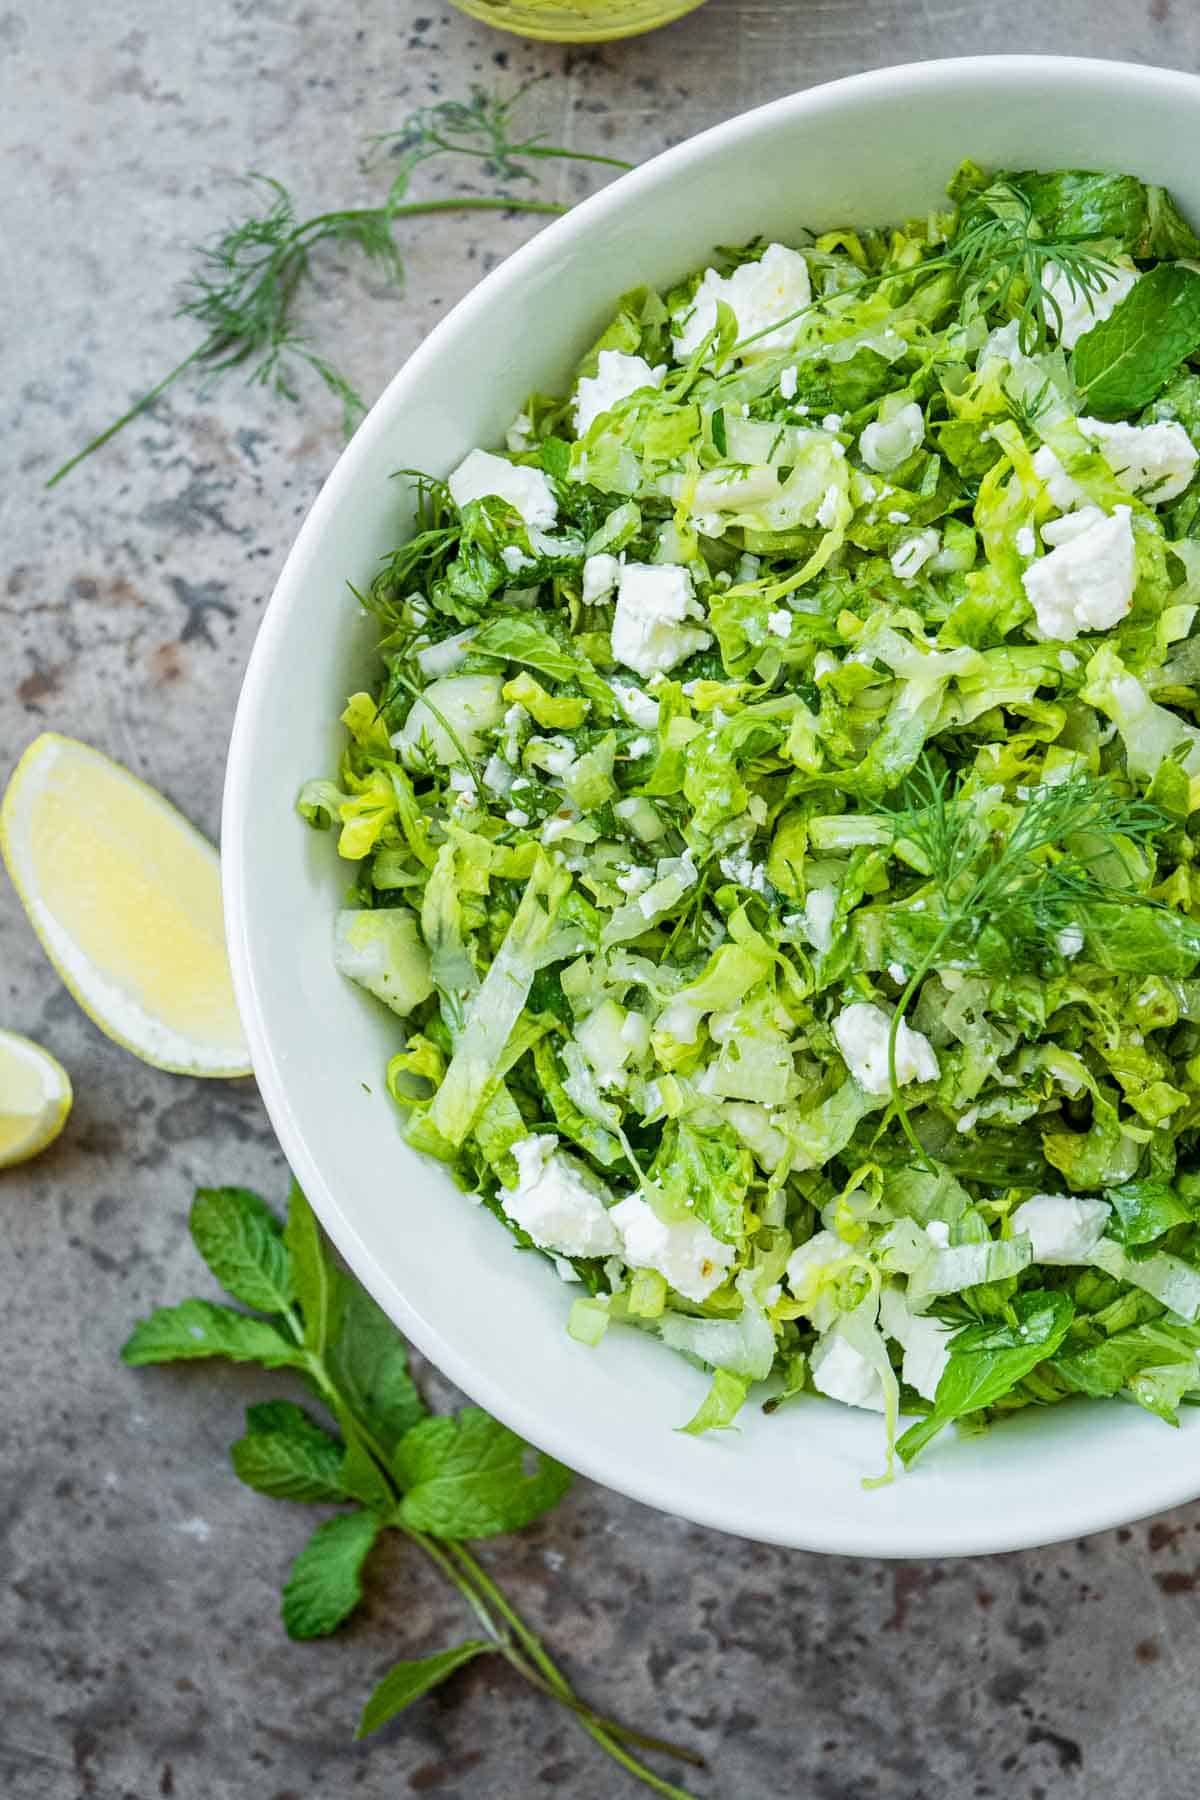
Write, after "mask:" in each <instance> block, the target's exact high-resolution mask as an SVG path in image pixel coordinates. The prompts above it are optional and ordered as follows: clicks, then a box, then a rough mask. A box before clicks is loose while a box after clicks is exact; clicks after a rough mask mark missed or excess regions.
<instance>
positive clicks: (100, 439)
mask: <svg viewBox="0 0 1200 1800" xmlns="http://www.w3.org/2000/svg"><path fill="white" fill-rule="evenodd" d="M213 348H214V340H213V339H212V338H205V340H204V342H203V343H202V344H198V345H197V346H196V348H195V349H194V350H193V351H192V352H191V354H190V355H189V356H185V357H184V359H183V361H182V362H179V363H176V364H175V367H174V368H173V369H172V370H171V371H170V373H169V374H167V375H164V376H163V378H162V380H161V381H159V382H156V383H155V385H154V386H153V387H152V388H150V389H149V391H148V392H147V393H145V394H143V395H142V397H141V399H140V400H135V401H134V403H133V405H132V406H131V407H130V408H129V410H128V412H124V413H122V414H121V417H120V418H119V419H116V420H114V421H113V423H112V424H111V425H109V426H108V427H107V428H106V429H105V430H104V431H102V432H100V434H99V435H98V436H97V437H94V438H93V439H92V441H91V443H90V444H85V445H84V447H83V449H82V450H78V451H76V453H75V455H74V456H72V457H71V458H70V459H69V460H68V461H67V462H65V463H63V465H62V467H61V468H59V469H56V470H55V471H54V474H53V475H51V477H50V479H49V481H47V483H46V486H47V487H48V488H52V487H54V486H55V484H56V483H57V482H60V481H61V480H62V478H63V476H64V475H69V474H70V473H71V470H72V469H73V468H75V467H76V466H77V465H78V464H79V463H81V462H82V461H83V459H84V457H85V456H90V455H91V454H92V452H93V450H100V449H102V448H103V447H104V445H105V444H107V443H108V441H109V439H110V438H114V437H116V435H117V433H118V431H124V429H125V427H126V425H129V424H131V423H132V422H133V420H134V419H136V418H137V416H138V414H139V413H140V412H145V410H146V408H147V407H148V406H152V405H153V404H154V402H155V401H156V400H157V399H158V397H159V395H160V394H161V393H164V392H165V390H166V389H167V388H169V387H170V385H171V383H172V382H173V381H178V379H179V377H180V376H181V375H182V374H183V373H184V371H185V370H186V369H190V368H191V366H192V364H193V363H196V362H200V361H201V360H202V359H203V358H204V357H206V356H207V355H209V353H210V352H211V351H212V349H213Z"/></svg>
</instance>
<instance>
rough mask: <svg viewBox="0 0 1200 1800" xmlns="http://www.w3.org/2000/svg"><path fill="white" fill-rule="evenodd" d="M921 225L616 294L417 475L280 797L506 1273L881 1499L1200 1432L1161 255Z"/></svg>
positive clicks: (1189, 688)
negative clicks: (777, 1422)
mask: <svg viewBox="0 0 1200 1800" xmlns="http://www.w3.org/2000/svg"><path fill="white" fill-rule="evenodd" d="M948 193H949V204H948V206H947V209H946V210H945V211H940V212H933V213H930V214H929V215H928V216H927V217H923V218H920V219H915V220H910V221H908V222H907V223H905V224H904V225H902V226H899V227H895V228H887V229H884V228H880V229H870V230H861V229H854V230H851V229H841V230H836V231H829V232H825V233H823V234H822V235H820V236H818V237H811V238H810V237H803V238H802V237H800V236H798V237H797V239H796V242H795V243H794V244H792V245H782V244H778V243H765V242H764V241H763V240H761V239H756V240H754V241H753V242H750V243H748V244H746V245H744V246H742V247H740V248H735V249H722V250H720V251H718V252H717V253H716V254H715V256H714V258H713V266H711V267H708V268H705V269H703V270H700V271H697V272H696V273H694V274H692V275H690V276H688V277H687V278H686V279H685V280H683V281H681V282H680V283H679V284H678V286H676V287H675V288H673V289H671V290H670V291H669V292H666V293H657V292H655V291H653V290H651V289H649V288H645V287H642V288H636V289H634V290H633V291H632V292H629V293H627V294H625V295H624V296H623V297H622V298H621V300H620V301H619V302H618V304H617V307H616V311H615V315H614V317H613V319H612V322H611V323H610V324H609V326H608V327H607V329H606V330H605V331H604V333H603V335H602V336H601V337H600V338H599V340H598V341H597V343H596V344H594V345H593V346H592V348H591V349H590V350H589V351H588V352H587V354H586V355H585V356H584V357H583V359H582V361H581V363H580V365H579V368H578V370H577V373H576V377H575V380H574V381H573V383H572V384H571V387H570V390H569V391H568V392H567V393H565V394H561V395H556V396H550V395H546V394H540V393H539V394H533V395H531V396H530V398H529V399H528V401H527V403H526V405H525V407H524V409H523V410H522V412H521V414H520V415H519V416H518V418H517V419H516V420H515V421H514V423H513V425H512V427H511V429H510V430H509V432H508V436H507V443H506V447H505V448H503V449H496V450H483V449H476V450H472V451H471V452H470V454H469V455H468V456H467V457H466V458H465V460H464V461H463V462H462V463H461V464H460V466H459V467H458V468H457V469H455V471H454V472H453V473H452V474H451V475H450V476H449V478H448V480H446V481H441V480H435V479H433V478H432V477H430V476H427V475H415V474H414V475H412V476H411V477H410V479H411V480H412V481H413V482H414V483H415V488H416V499H417V512H418V518H417V523H416V526H415V528H414V529H413V530H412V532H411V535H409V536H408V537H407V538H406V540H405V541H404V542H403V543H401V544H399V546H398V547H397V549H396V550H395V551H394V552H393V553H392V555H391V556H390V557H389V558H388V559H387V560H386V562H385V563H384V565H383V566H382V567H381V569H380V570H379V573H378V574H377V576H376V578H375V580H374V581H373V583H372V584H371V587H370V589H369V591H368V592H367V593H365V594H361V595H358V596H357V598H358V599H359V600H360V601H361V602H362V604H364V605H365V606H367V607H369V608H370V609H371V611H372V612H373V613H374V614H375V615H376V616H377V618H378V620H379V622H380V627H381V638H380V656H381V662H382V673H381V678H380V682H379V686H378V688H377V690H376V691H375V692H374V693H360V694H355V695H354V696H353V697H352V698H351V699H350V701H349V704H348V706H347V708H346V710H345V712H344V713H343V715H342V719H343V723H344V724H345V726H346V728H347V733H348V741H347V744H346V748H345V752H344V754H343V757H342V762H341V769H340V774H339V776H338V779H337V780H336V781H333V780H316V781H312V782H310V783H309V784H308V785H307V786H306V787H305V788H304V790H303V793H302V794H301V797H300V810H301V812H302V814H303V815H304V817H305V818H306V819H307V820H309V821H310V823H312V824H313V825H315V826H318V827H323V828H328V827H330V826H331V825H332V826H333V827H334V828H335V829H336V831H337V833H338V839H337V843H338V850H339V852H340V854H341V856H342V857H344V858H346V859H347V860H348V861H349V862H350V863H352V864H353V866H354V876H355V880H354V885H353V887H352V889H351V891H350V893H349V895H348V897H347V899H346V902H345V905H344V909H343V910H342V911H341V912H340V913H339V915H338V918H337V922H336V943H335V955H336V960H337V964H338V967H339V968H340V969H341V970H342V971H343V972H344V973H345V974H346V975H347V976H349V977H351V978H352V979H353V980H355V981H357V982H359V983H361V984H362V985H363V986H364V987H366V988H368V989H369V990H370V991H371V992H372V993H373V994H375V995H377V996H378V998H379V999H380V1000H381V1001H383V1002H384V1003H385V1004H387V1005H388V1006H390V1007H391V1008H392V1009H393V1011H394V1012H396V1013H397V1014H399V1015H400V1017H401V1018H402V1019H403V1020H404V1022H405V1023H404V1028H403V1030H401V1029H400V1028H399V1027H398V1029H397V1045H398V1046H401V1045H402V1046H403V1047H398V1048H397V1053H396V1054H395V1056H394V1057H393V1058H392V1060H391V1062H390V1064H389V1066H388V1070H387V1085H388V1089H389V1091H390V1094H391V1098H392V1100H393V1101H394V1103H395V1105H396V1106H397V1108H398V1109H399V1114H400V1117H401V1119H402V1121H403V1131H404V1135H405V1137H406V1138H407V1140H408V1142H409V1143H410V1144H411V1145H413V1146H414V1147H415V1148H417V1149H418V1150H420V1151H423V1152H425V1153H426V1154H428V1155H430V1156H432V1157H436V1158H438V1159H440V1160H441V1161H442V1162H444V1163H445V1164H446V1165H447V1166H448V1168H449V1169H450V1170H451V1171H452V1173H453V1175H454V1177H455V1179H456V1180H457V1182H458V1183H459V1184H460V1186H461V1187H462V1188H464V1189H465V1190H466V1191H467V1192H468V1193H469V1194H470V1195H472V1196H473V1197H474V1198H475V1199H477V1200H478V1201H481V1202H482V1203H483V1204H484V1205H485V1206H486V1207H488V1208H489V1209H490V1210H491V1211H492V1212H493V1213H494V1214H495V1215H496V1218H497V1221H498V1225H497V1254H498V1255H499V1254H501V1253H502V1248H503V1243H502V1239H501V1236H500V1228H501V1227H505V1228H507V1231H508V1232H509V1233H510V1234H511V1237H512V1238H514V1239H515V1240H516V1243H517V1244H518V1245H519V1246H520V1247H521V1248H522V1249H523V1250H525V1251H531V1252H533V1253H535V1254H539V1253H540V1254H541V1255H543V1256H544V1258H545V1259H546V1261H547V1264H548V1267H547V1275H548V1277H549V1278H550V1279H551V1280H553V1279H555V1271H557V1275H558V1276H561V1278H562V1280H563V1281H564V1282H567V1283H572V1284H576V1285H575V1297H574V1299H573V1303H572V1304H570V1307H569V1318H568V1327H567V1328H568V1330H569V1331H570V1333H571V1336H572V1337H573V1338H575V1339H576V1340H578V1341H579V1342H581V1343H584V1344H589V1345H590V1344H596V1343H597V1342H598V1341H599V1340H600V1338H601V1337H602V1336H603V1335H604V1332H605V1330H606V1329H607V1328H608V1327H609V1326H610V1325H620V1326H622V1327H625V1328H636V1329H638V1330H641V1331H644V1332H648V1333H650V1334H652V1335H654V1336H657V1337H659V1338H661V1339H663V1340H664V1342H665V1343H667V1344H668V1345H669V1346H671V1347H672V1348H673V1349H675V1350H677V1351H680V1352H681V1353H683V1354H684V1355H685V1356H687V1357H688V1358H690V1359H691V1360H692V1361H693V1362H695V1363H697V1364H699V1365H702V1366H703V1367H704V1368H705V1369H706V1370H708V1371H709V1372H710V1374H711V1377H712V1380H711V1386H710V1389H709V1391H708V1393H707V1395H706V1397H705V1399H704V1401H703V1404H702V1405H701V1407H700V1409H699V1411H698V1413H697V1414H696V1416H695V1418H694V1419H693V1420H691V1422H690V1423H689V1425H688V1427H687V1429H688V1430H690V1431H694V1432H700V1431H704V1430H707V1429H711V1428H714V1427H721V1426H728V1425H729V1424H731V1422H732V1421H733V1420H734V1419H735V1417H736V1416H737V1414H738V1411H739V1409H740V1408H741V1407H742V1405H743V1404H744V1403H745V1402H746V1400H747V1395H748V1393H749V1392H750V1390H751V1389H752V1388H753V1387H755V1384H759V1383H762V1384H766V1385H764V1386H763V1387H761V1388H756V1389H755V1395H754V1398H755V1400H756V1402H760V1403H765V1405H766V1407H767V1409H768V1410H771V1411H773V1410H775V1409H777V1408H778V1407H779V1406H780V1405H782V1404H784V1403H786V1404H787V1405H788V1406H789V1407H802V1406H803V1405H804V1404H805V1396H810V1395H812V1394H814V1393H817V1394H823V1395H827V1396H830V1397H832V1398H834V1399H837V1400H841V1401H843V1402H844V1403H846V1404H848V1405H851V1406H855V1407H862V1408H868V1409H874V1410H875V1411H877V1412H878V1413H880V1414H881V1415H882V1421H883V1429H884V1434H885V1438H886V1446H887V1457H888V1466H889V1468H890V1466H891V1457H892V1450H893V1446H895V1447H896V1448H898V1450H899V1452H900V1455H901V1457H902V1458H903V1459H904V1460H905V1461H906V1462H907V1461H909V1460H911V1458H912V1457H913V1456H914V1455H915V1454H916V1453H917V1451H919V1450H920V1448H921V1447H922V1446H923V1445H924V1444H925V1443H927V1442H928V1441H929V1440H930V1439H931V1438H932V1437H933V1436H934V1435H935V1434H936V1433H937V1432H938V1431H939V1430H940V1429H941V1428H942V1427H943V1426H944V1425H946V1424H947V1423H948V1422H950V1421H954V1420H957V1421H959V1424H960V1428H964V1427H965V1428H968V1429H974V1428H978V1427H979V1426H981V1425H983V1424H985V1423H987V1422H989V1421H990V1420H992V1419H994V1418H995V1417H996V1415H997V1414H999V1413H1002V1412H1005V1411H1008V1410H1010V1409H1013V1408H1018V1407H1024V1406H1029V1405H1044V1404H1049V1403H1053V1402H1056V1401H1060V1400H1064V1399H1066V1398H1068V1397H1069V1396H1072V1395H1076V1394H1089V1395H1110V1396H1118V1397H1120V1398H1121V1399H1124V1400H1127V1401H1133V1402H1136V1403H1137V1404H1138V1405H1141V1406H1143V1407H1146V1408H1148V1409H1149V1410H1151V1411H1152V1412H1154V1413H1157V1414H1158V1415H1160V1416H1161V1417H1162V1418H1163V1419H1165V1420H1167V1421H1169V1422H1172V1423H1175V1422H1177V1417H1178V1408H1179V1407H1180V1405H1181V1403H1184V1402H1187V1401H1190V1400H1194V1399H1197V1398H1200V1361H1198V1355H1200V1163H1198V1162H1197V1158H1196V1144H1197V1131H1198V1127H1200V823H1198V821H1200V722H1198V721H1200V631H1198V630H1197V629H1196V624H1197V607H1198V605H1200V481H1198V480H1197V479H1196V474H1197V462H1198V456H1197V448H1196V445H1197V444H1200V372H1198V369H1200V239H1198V238H1197V236H1196V234H1195V233H1194V232H1193V231H1192V229H1191V228H1190V226H1189V225H1188V224H1187V223H1186V222H1185V221H1184V219H1183V218H1182V217H1181V215H1180V213H1179V212H1178V210H1177V209H1176V207H1175V206H1174V205H1173V203H1172V201H1171V199H1170V197H1169V196H1168V195H1167V194H1166V193H1165V192H1164V191H1163V190H1162V189H1161V188H1155V187H1149V186H1146V185H1144V184H1143V183H1142V182H1140V181H1138V180H1135V179H1133V178H1132V177H1130V176H1122V175H1100V174H1091V173H1086V172H1079V171H1066V172H1058V173H1052V174H1043V173H1029V172H1016V173H1013V172H1008V173H1000V174H996V173H993V174H990V175H989V174H986V173H984V172H982V171H981V170H979V169H978V168H976V167H975V166H974V165H972V164H966V165H964V166H963V167H962V168H961V169H960V170H959V171H958V172H957V174H956V175H955V176H954V179H953V181H952V182H951V184H950V188H949V190H948ZM1194 259H1195V260H1194ZM1193 358H1195V359H1197V366H1196V367H1193V361H1192V359H1193ZM564 1298H565V1296H564ZM564 1310H566V1308H564ZM902 1414H903V1415H906V1424H907V1428H906V1429H904V1430H903V1431H902V1432H901V1427H900V1425H899V1423H898V1421H899V1419H900V1415H902ZM898 1434H899V1435H898Z"/></svg>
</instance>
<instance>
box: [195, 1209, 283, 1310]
mask: <svg viewBox="0 0 1200 1800" xmlns="http://www.w3.org/2000/svg"><path fill="white" fill-rule="evenodd" d="M188 1225H189V1228H190V1230H191V1233H192V1238H193V1240H194V1242H195V1245H196V1248H197V1250H199V1252H200V1254H201V1256H202V1257H203V1258H204V1260H205V1262H206V1263H207V1264H208V1266H209V1268H210V1269H211V1270H212V1272H213V1274H214V1275H215V1276H216V1278H217V1280H218V1281H219V1282H220V1284H221V1286H222V1287H223V1288H224V1289H225V1290H226V1291H227V1292H228V1293H230V1294H232V1295H233V1297H234V1299H235V1300H240V1301H241V1302H242V1303H243V1305H245V1306H253V1307H257V1308H258V1310H259V1311H260V1312H266V1313H281V1312H284V1311H285V1310H286V1309H287V1307H288V1306H289V1305H290V1304H291V1301H292V1299H293V1297H294V1295H293V1289H292V1271H291V1263H290V1260H289V1258H288V1253H287V1248H286V1246H285V1244H284V1242H283V1233H282V1230H281V1227H280V1224H279V1220H278V1219H277V1218H276V1217H275V1214H274V1213H273V1212H272V1211H271V1209H270V1207H269V1206H268V1205H267V1203H266V1201H265V1200H263V1199H262V1197H261V1196H260V1195H258V1194H255V1193H252V1192H251V1190H250V1189H249V1188H238V1187H222V1188H198V1189H197V1191H196V1197H195V1199H194V1200H193V1202H192V1210H191V1214H190V1216H189V1219H188Z"/></svg>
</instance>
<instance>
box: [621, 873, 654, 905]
mask: <svg viewBox="0 0 1200 1800" xmlns="http://www.w3.org/2000/svg"><path fill="white" fill-rule="evenodd" d="M653 880H654V870H653V869H638V868H632V869H627V870H626V872H625V873H624V875H618V876H617V886H618V887H619V888H620V890H621V892H622V893H623V894H628V896H629V898H630V899H631V900H636V899H637V897H638V895H639V894H644V893H645V891H646V889H647V888H648V887H649V886H650V883H651V882H652V881H653Z"/></svg>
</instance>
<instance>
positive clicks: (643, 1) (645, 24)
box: [454, 0, 704, 44]
mask: <svg viewBox="0 0 1200 1800" xmlns="http://www.w3.org/2000/svg"><path fill="white" fill-rule="evenodd" d="M703 4H704V0H575V3H574V4H573V5H572V4H570V0H454V5H455V6H457V7H458V10H459V11H460V12H465V13H469V14H470V16H471V18H473V19H481V20H482V21H483V23H484V24H485V25H494V26H495V27H496V28H497V30H499V31H513V32H515V33H516V34H517V36H518V37H525V38H545V39H548V40H549V41H550V42H551V43H555V44H598V43H602V42H604V41H605V40H606V39H609V38H623V37H637V36H638V35H639V33H641V32H643V31H655V30H657V29H658V27H659V26H660V25H670V24H671V23H672V22H673V21H674V20H675V19H682V18H683V16H684V14H685V13H690V12H695V11H696V8H697V7H699V6H703Z"/></svg>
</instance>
